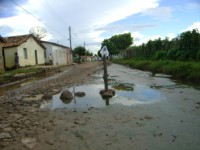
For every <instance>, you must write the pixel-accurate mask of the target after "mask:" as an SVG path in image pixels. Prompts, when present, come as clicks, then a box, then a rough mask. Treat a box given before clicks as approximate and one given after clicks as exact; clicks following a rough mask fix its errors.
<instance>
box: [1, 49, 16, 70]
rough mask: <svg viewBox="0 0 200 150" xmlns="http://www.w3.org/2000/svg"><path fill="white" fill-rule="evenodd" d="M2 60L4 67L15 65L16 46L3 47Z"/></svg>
mask: <svg viewBox="0 0 200 150" xmlns="http://www.w3.org/2000/svg"><path fill="white" fill-rule="evenodd" d="M3 51H4V60H5V68H12V67H14V66H15V53H16V52H17V47H9V48H4V49H3Z"/></svg>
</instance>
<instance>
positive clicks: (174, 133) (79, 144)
mask: <svg viewBox="0 0 200 150" xmlns="http://www.w3.org/2000/svg"><path fill="white" fill-rule="evenodd" d="M97 70H102V64H101V63H99V62H95V63H86V64H81V65H75V66H71V67H69V68H67V69H66V70H65V71H64V72H62V73H59V74H57V75H55V76H52V77H49V78H47V79H43V80H41V81H39V82H36V83H33V84H31V85H28V86H25V87H23V88H21V89H18V90H16V91H14V92H10V93H8V95H6V96H5V97H3V98H1V100H0V103H1V108H0V113H1V117H0V148H1V149H4V150H11V149H12V150H13V149H15V150H25V149H33V150H78V149H79V150H133V149H137V150H169V149H170V150H177V149H181V150H198V149H199V148H200V141H199V139H200V117H199V116H200V101H199V97H200V92H199V90H198V89H194V88H191V87H188V86H169V85H168V82H167V84H166V82H163V80H161V79H160V78H154V77H152V76H150V77H149V74H148V73H145V72H142V71H136V70H131V69H129V68H125V67H120V66H119V65H115V64H114V65H111V67H110V68H109V74H110V75H111V76H113V77H116V76H118V78H119V79H120V80H121V81H123V82H128V81H129V82H132V81H134V84H135V85H138V84H139V85H148V86H154V87H155V88H160V90H159V91H160V93H161V94H162V95H164V97H165V98H164V100H162V101H157V102H155V103H150V104H142V105H133V106H123V105H120V104H114V105H109V106H107V107H105V108H93V107H90V108H88V109H87V110H85V109H84V110H82V109H78V110H69V109H55V110H42V109H38V106H39V104H40V102H41V101H42V100H43V99H47V100H48V99H51V95H53V94H55V93H58V92H60V91H61V90H62V87H63V86H66V85H67V86H68V87H70V86H73V85H79V84H82V83H85V82H88V83H90V82H91V83H92V82H93V80H95V77H92V76H88V75H90V74H92V73H94V72H96V71H97ZM120 75H121V76H120ZM130 79H131V80H130ZM170 84H171V83H170ZM162 85H165V86H162ZM34 95H35V99H31V98H33V96H34Z"/></svg>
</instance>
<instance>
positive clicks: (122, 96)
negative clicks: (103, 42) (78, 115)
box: [41, 64, 188, 109]
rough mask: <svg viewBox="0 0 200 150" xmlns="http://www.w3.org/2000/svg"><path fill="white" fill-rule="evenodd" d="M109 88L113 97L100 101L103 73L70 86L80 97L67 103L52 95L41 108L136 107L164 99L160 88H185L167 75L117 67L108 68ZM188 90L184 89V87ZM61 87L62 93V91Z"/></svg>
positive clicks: (164, 95) (115, 65)
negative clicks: (81, 94)
mask: <svg viewBox="0 0 200 150" xmlns="http://www.w3.org/2000/svg"><path fill="white" fill-rule="evenodd" d="M108 73H109V79H108V80H109V88H111V89H114V90H115V95H114V96H113V97H112V98H110V99H103V98H102V97H101V95H100V94H99V91H100V90H102V89H103V88H104V82H103V78H102V77H103V71H102V72H99V73H98V74H95V75H93V76H95V78H96V79H95V81H94V83H93V84H89V85H80V86H74V87H71V88H70V89H69V90H70V91H71V92H72V93H75V92H85V93H86V95H85V96H84V97H76V96H74V99H72V100H68V101H62V100H61V99H60V95H61V93H62V92H61V93H59V94H56V95H54V96H53V99H52V101H50V102H44V103H43V104H42V105H41V108H49V109H56V108H70V109H77V108H84V109H88V108H93V107H95V108H102V107H106V106H108V105H114V104H121V105H125V106H132V105H138V104H150V103H154V102H158V101H164V100H166V93H165V92H161V90H162V91H163V89H175V88H178V87H179V88H180V87H181V88H184V87H186V85H181V84H177V83H176V82H175V81H173V80H171V79H170V76H169V75H164V74H156V75H154V76H152V73H150V72H145V71H140V70H135V69H130V68H127V67H124V66H120V65H117V64H112V65H110V66H109V67H108ZM187 87H188V86H187ZM65 89H66V88H64V89H63V90H65Z"/></svg>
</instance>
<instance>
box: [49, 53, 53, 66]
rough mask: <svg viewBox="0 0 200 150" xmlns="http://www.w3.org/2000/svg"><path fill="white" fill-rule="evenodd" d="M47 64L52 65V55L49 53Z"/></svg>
mask: <svg viewBox="0 0 200 150" xmlns="http://www.w3.org/2000/svg"><path fill="white" fill-rule="evenodd" d="M49 65H53V56H52V54H50V55H49Z"/></svg>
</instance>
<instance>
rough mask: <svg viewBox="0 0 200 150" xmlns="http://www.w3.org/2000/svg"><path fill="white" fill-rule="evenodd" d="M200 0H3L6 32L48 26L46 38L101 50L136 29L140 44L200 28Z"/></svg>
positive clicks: (0, 9)
mask: <svg viewBox="0 0 200 150" xmlns="http://www.w3.org/2000/svg"><path fill="white" fill-rule="evenodd" d="M199 14H200V0H0V35H1V36H3V37H7V36H14V35H23V34H29V30H30V29H31V28H32V27H35V26H40V27H44V28H45V29H46V30H47V36H46V37H44V38H43V39H42V40H46V41H51V42H55V43H59V44H62V45H65V46H69V30H68V29H69V26H71V33H72V46H73V48H74V47H76V46H84V43H85V47H86V49H88V50H89V51H91V52H93V53H96V52H97V51H98V50H99V49H100V48H101V42H102V41H103V40H104V39H107V38H110V37H111V36H113V35H115V34H122V33H126V32H131V34H132V37H133V38H134V45H140V44H142V43H145V42H147V41H148V40H149V39H152V40H153V39H155V38H158V37H161V38H165V37H169V38H173V37H176V36H177V35H178V34H180V33H181V32H184V31H187V30H192V29H194V28H197V29H198V30H199V31H200V15H199Z"/></svg>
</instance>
